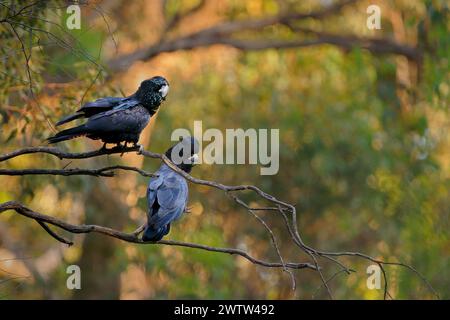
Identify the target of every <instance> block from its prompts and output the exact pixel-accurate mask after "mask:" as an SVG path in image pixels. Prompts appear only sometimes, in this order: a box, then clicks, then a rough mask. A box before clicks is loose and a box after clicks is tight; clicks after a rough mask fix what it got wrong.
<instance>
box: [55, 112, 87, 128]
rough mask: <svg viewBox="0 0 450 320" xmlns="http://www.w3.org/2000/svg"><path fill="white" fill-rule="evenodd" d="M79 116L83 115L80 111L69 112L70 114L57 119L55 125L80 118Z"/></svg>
mask: <svg viewBox="0 0 450 320" xmlns="http://www.w3.org/2000/svg"><path fill="white" fill-rule="evenodd" d="M81 117H83V114H82V113H74V114H71V115H70V116H67V117H64V118H62V119H61V120H59V121H58V122H57V123H56V125H57V126H60V125H62V124H64V123H67V122H70V121H73V120H75V119H78V118H81Z"/></svg>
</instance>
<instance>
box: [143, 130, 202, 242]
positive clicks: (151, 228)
mask: <svg viewBox="0 0 450 320" xmlns="http://www.w3.org/2000/svg"><path fill="white" fill-rule="evenodd" d="M198 149H199V146H198V142H197V141H196V140H195V139H194V138H192V137H187V138H184V139H183V140H182V141H181V142H179V143H178V144H176V145H175V146H173V147H172V148H170V149H169V150H167V151H166V156H167V157H168V158H169V159H171V160H172V162H174V163H175V164H176V165H177V166H178V167H179V168H180V169H182V170H183V171H185V172H187V173H189V172H190V171H191V169H192V167H193V166H194V164H195V163H196V160H197V153H198ZM156 175H157V178H152V179H150V183H149V184H148V188H147V204H148V212H147V225H146V227H145V230H144V234H143V236H142V240H144V241H159V240H161V239H162V238H163V237H164V236H165V235H167V234H168V233H169V231H170V224H171V222H172V221H174V220H176V219H178V218H180V216H181V215H182V214H183V212H185V211H186V205H187V200H188V185H187V182H186V179H185V178H184V177H182V176H181V175H179V174H178V173H176V172H175V171H173V170H172V169H170V168H169V167H168V166H167V165H166V164H162V165H161V167H160V168H159V169H158V171H157V172H156Z"/></svg>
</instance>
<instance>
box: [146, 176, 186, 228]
mask: <svg viewBox="0 0 450 320" xmlns="http://www.w3.org/2000/svg"><path fill="white" fill-rule="evenodd" d="M169 170H170V169H169ZM160 176H161V177H162V178H163V181H162V183H161V184H159V186H158V187H157V188H156V190H155V191H154V192H155V194H156V197H155V198H154V201H157V202H158V204H159V208H158V210H157V211H156V212H153V214H152V215H151V216H149V221H148V224H149V225H151V226H153V227H154V228H155V229H157V228H161V227H163V226H164V225H166V224H168V223H170V222H171V221H173V220H176V219H178V218H179V217H180V216H181V214H182V213H183V212H184V209H185V206H186V201H187V197H188V186H187V182H186V180H185V179H184V178H183V177H181V176H180V175H178V174H177V173H175V172H173V171H171V172H167V171H165V172H162V174H161V175H160ZM156 185H157V183H155V186H156ZM149 188H150V189H152V188H154V186H149ZM150 193H151V194H152V196H153V193H152V191H151V192H150Z"/></svg>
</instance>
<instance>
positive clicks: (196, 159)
mask: <svg viewBox="0 0 450 320" xmlns="http://www.w3.org/2000/svg"><path fill="white" fill-rule="evenodd" d="M188 161H189V162H190V163H191V164H197V163H198V162H199V157H198V154H194V155H193V156H191V157H189V158H188Z"/></svg>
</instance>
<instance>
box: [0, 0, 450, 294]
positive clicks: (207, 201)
mask: <svg viewBox="0 0 450 320" xmlns="http://www.w3.org/2000/svg"><path fill="white" fill-rule="evenodd" d="M27 3H28V4H29V5H30V6H29V8H26V9H25V10H24V11H23V12H21V14H18V15H16V16H13V17H10V19H9V20H8V19H5V17H8V16H10V15H11V14H12V13H13V12H16V13H17V11H18V10H19V9H20V8H22V7H24V6H25V5H26V4H27ZM332 3H333V2H332V1H315V0H311V1H294V0H278V1H276V0H267V1H266V0H247V1H237V0H227V1H200V2H199V1H194V0H167V1H159V0H152V1H113V0H105V1H101V2H88V3H82V5H81V9H82V10H81V18H82V28H81V29H80V30H68V29H67V28H66V26H65V22H66V18H67V13H66V11H65V8H66V6H67V4H65V3H63V2H58V1H42V2H40V1H38V2H37V3H35V2H32V1H1V3H0V5H1V7H0V39H1V40H0V41H1V46H0V56H1V62H0V63H1V68H0V123H1V127H0V145H1V147H0V151H1V153H2V154H3V153H6V152H8V151H12V150H15V149H18V148H22V147H26V146H40V145H45V142H44V140H45V138H46V137H48V136H49V135H50V134H52V132H53V128H52V127H53V125H52V124H53V123H55V122H56V120H57V119H59V118H60V117H61V116H63V115H66V114H68V113H70V112H72V111H74V110H75V109H77V108H78V107H79V106H80V104H82V103H83V102H85V101H88V100H91V99H96V98H98V97H101V96H104V95H118V96H120V95H123V94H126V95H128V94H130V93H132V92H134V90H135V89H136V88H137V86H138V85H139V83H140V81H142V80H143V79H146V78H149V77H151V76H154V75H163V76H165V77H166V78H167V79H168V80H169V82H170V85H171V91H170V93H169V96H168V100H167V101H166V102H165V104H164V105H163V106H162V107H161V109H160V111H159V113H158V114H157V117H155V118H156V119H154V120H152V122H151V125H150V126H149V127H148V128H147V129H146V130H145V131H144V133H143V135H142V136H141V143H142V144H143V145H144V146H145V148H146V149H147V150H152V151H155V152H162V151H164V150H165V149H167V147H168V146H169V145H171V144H172V142H170V134H171V133H172V131H173V130H174V129H176V128H180V127H181V128H189V129H192V126H193V122H194V120H203V126H204V129H206V128H219V129H221V130H225V128H238V127H240V128H279V129H280V171H279V173H278V174H277V175H275V176H261V175H259V167H258V166H250V165H215V166H208V165H201V166H197V167H196V168H195V169H194V171H193V175H194V176H196V177H200V178H204V179H208V180H214V181H219V182H223V183H226V184H247V183H248V184H254V185H257V186H260V187H261V188H262V189H264V190H265V191H267V192H269V193H271V194H274V195H276V196H277V197H279V198H280V199H283V200H285V201H287V202H290V203H295V204H296V207H297V210H298V215H299V228H300V230H302V232H303V237H304V240H305V241H306V242H307V243H308V244H310V245H311V246H314V247H316V248H320V249H323V250H338V251H347V250H354V251H359V252H364V253H367V254H370V255H372V256H374V257H377V258H380V259H384V260H389V261H403V262H407V263H409V264H411V265H413V266H414V267H415V268H416V269H417V270H419V271H420V272H422V273H423V274H424V276H425V277H426V278H427V279H428V280H429V281H430V282H431V284H432V285H433V287H434V288H435V289H436V290H437V291H438V293H439V294H440V296H441V298H447V299H448V298H450V290H449V288H450V276H449V269H450V238H449V232H448V230H449V227H450V226H449V214H450V209H449V208H450V166H449V164H450V161H449V159H450V153H449V146H450V139H449V125H450V115H449V110H448V105H449V104H448V103H449V94H450V87H449V85H450V81H449V78H450V76H449V75H450V73H449V57H450V51H449V41H448V40H449V32H448V31H449V21H450V20H449V11H448V10H449V8H448V2H447V1H444V0H442V1H439V0H425V1H421V0H413V1H403V0H392V1H390V0H384V1H381V0H380V1H351V3H350V4H349V5H347V6H345V7H344V8H343V9H342V10H339V11H338V12H336V13H334V14H331V15H325V16H324V17H319V18H313V17H312V18H308V19H302V20H301V21H298V22H297V21H294V22H295V23H294V24H293V25H286V24H274V25H269V26H267V27H264V28H260V29H258V30H243V31H242V32H240V33H239V34H237V35H235V37H234V38H233V39H239V40H242V41H244V42H245V41H248V42H246V43H251V41H252V40H258V41H263V43H267V42H269V43H270V42H271V41H272V42H273V41H275V42H276V41H280V40H283V41H290V40H292V39H297V38H298V37H299V38H300V39H303V40H311V39H317V38H320V37H322V36H324V34H325V36H326V35H328V34H329V33H332V34H333V35H337V36H350V35H354V36H357V37H358V39H359V38H360V39H366V38H370V39H371V38H383V39H391V40H392V41H396V42H397V43H400V44H402V45H404V46H407V47H408V48H414V49H416V51H414V52H417V53H419V54H418V55H417V56H414V57H411V56H409V57H408V56H406V55H404V54H398V53H396V52H377V51H376V50H370V48H369V50H367V49H364V48H365V47H366V46H365V44H364V42H363V41H361V42H357V43H356V45H351V46H342V45H339V44H338V45H335V44H321V45H310V46H294V47H293V48H287V49H286V48H282V49H277V48H270V46H269V48H268V49H265V50H241V49H240V48H236V46H230V45H228V44H215V45H212V46H202V47H198V48H192V49H190V48H189V49H188V50H175V51H173V52H164V53H161V54H157V55H156V54H155V55H154V56H149V57H148V58H145V59H143V60H144V61H132V63H130V64H128V65H126V66H124V67H122V65H121V64H120V63H119V62H121V61H122V60H120V57H123V56H124V55H126V54H129V53H133V52H135V51H136V50H139V49H141V48H145V47H148V46H150V45H152V44H153V45H160V44H161V43H165V42H167V41H171V40H172V39H177V38H179V37H182V36H184V35H187V34H190V33H193V32H197V31H199V30H202V29H205V28H208V27H211V26H214V25H216V24H218V23H222V22H224V21H247V20H251V19H260V18H263V17H267V16H274V15H278V14H280V13H283V12H303V13H309V12H314V11H315V10H319V9H320V8H324V7H325V8H326V7H327V6H329V5H331V4H332ZM373 3H375V4H377V5H379V6H380V7H381V10H382V11H381V12H382V29H381V30H368V29H367V27H366V19H367V16H368V15H367V13H366V8H367V6H368V5H370V4H373ZM13 9H14V10H15V11H14V10H13ZM182 13H186V15H185V16H184V17H180V16H181V14H182ZM10 21H13V22H10ZM171 21H172V23H173V25H172V26H171V27H170V28H167V26H168V25H169V26H170V24H169V22H171ZM308 30H309V31H308ZM311 30H314V32H311ZM19 40H20V41H19ZM379 46H381V48H382V49H383V48H387V47H388V46H387V45H386V44H383V43H381V44H379ZM272 47H273V46H272ZM118 59H119V60H118ZM27 65H28V66H29V69H28V68H27ZM28 70H29V71H30V72H28ZM100 146H101V144H100V143H98V142H92V141H87V140H85V139H78V140H74V141H71V142H67V143H63V144H61V145H60V146H59V147H60V148H62V149H64V150H70V151H72V152H76V151H85V150H93V149H96V148H99V147H100ZM116 163H125V164H127V165H134V166H138V167H141V168H144V169H146V170H149V171H152V170H156V168H157V167H158V166H159V162H158V161H156V160H151V159H146V160H145V161H144V160H143V159H142V158H141V157H137V156H135V155H133V154H126V155H124V156H123V157H119V156H116V155H113V156H107V157H102V158H96V159H88V160H74V161H59V160H57V159H55V158H53V157H50V156H45V155H30V156H23V157H20V158H16V159H13V160H11V161H8V162H4V163H2V168H12V169H14V168H17V169H19V168H61V167H63V166H68V167H74V168H75V167H81V168H97V167H101V166H103V165H111V164H116ZM147 182H148V179H147V178H144V177H141V176H138V175H136V174H135V173H127V172H123V173H120V174H119V175H118V176H116V177H115V178H95V177H77V176H74V177H58V176H17V177H7V176H0V202H5V201H8V200H17V201H20V202H21V203H23V204H25V205H27V206H28V207H30V208H33V209H34V210H36V211H40V212H43V213H46V214H49V215H53V216H56V217H59V218H62V219H65V220H67V221H70V222H72V223H96V224H101V225H106V226H110V227H113V228H116V229H121V230H128V231H131V230H133V229H134V228H136V227H137V226H138V225H139V224H141V223H142V222H143V221H144V220H145V212H146V202H145V190H146V185H147ZM190 190H191V191H190V204H191V205H192V206H193V210H192V213H190V214H187V215H186V216H185V217H184V218H183V219H182V220H181V221H179V222H177V223H175V224H174V225H173V228H172V230H171V233H170V235H169V238H170V239H177V240H184V241H190V242H195V243H203V244H207V245H214V246H225V247H238V248H245V249H246V250H248V251H249V252H251V253H252V254H253V255H255V256H258V257H263V258H267V259H269V260H276V259H277V256H276V253H275V252H274V250H273V248H272V246H271V244H270V237H269V235H268V234H267V232H266V230H265V229H264V228H263V227H262V226H261V225H260V224H258V223H256V221H255V219H254V217H252V216H251V215H248V214H247V213H246V212H245V211H243V210H242V209H241V208H239V207H238V206H236V205H235V204H234V203H233V202H232V201H230V199H229V198H227V197H226V196H224V194H223V193H221V192H218V191H215V190H213V189H209V188H205V187H202V186H197V185H191V189H190ZM251 197H252V196H251V195H249V196H248V198H246V200H248V201H251V200H252V198H251ZM255 200H256V199H255ZM261 216H262V217H263V218H264V219H266V221H267V222H268V223H269V225H270V226H271V227H272V228H273V230H274V232H275V234H276V235H277V237H278V238H279V239H280V241H281V249H282V253H283V255H284V256H285V257H288V258H290V259H297V258H298V257H297V255H298V253H297V251H294V250H293V248H291V247H290V246H289V245H288V244H289V242H288V241H287V240H286V241H283V240H284V239H288V234H287V233H286V231H285V227H284V224H283V221H282V220H280V219H279V217H276V216H274V215H273V214H271V213H270V212H266V213H261ZM74 240H75V245H74V246H72V247H70V248H69V247H67V246H64V245H61V244H59V243H56V242H55V240H54V239H52V238H50V237H49V236H48V235H47V234H46V233H45V232H43V231H42V229H40V227H39V226H38V225H37V224H36V223H34V222H33V221H28V220H27V219H24V218H22V217H20V216H18V215H15V214H14V213H12V212H5V213H2V214H1V216H0V296H1V298H3V299H11V298H18V299H23V298H25V299H28V298H64V299H65V298H68V299H70V298H91V299H93V298H105V299H116V298H122V299H129V298H139V299H141V298H213V299H221V298H250V299H257V298H259V299H264V298H269V299H280V298H286V299H291V298H301V299H311V298H327V294H326V291H325V290H324V289H323V288H321V287H320V286H321V281H320V278H319V276H318V274H317V273H315V272H313V271H309V270H299V271H296V273H295V275H296V279H297V281H298V283H297V289H296V291H295V292H292V290H291V284H290V281H289V278H288V277H287V276H286V274H285V273H283V272H282V271H281V270H273V269H265V268H262V267H260V266H255V265H253V264H251V263H249V262H247V261H246V260H244V259H242V258H239V257H234V256H229V255H224V254H220V253H211V252H204V251H196V250H193V249H186V248H177V247H167V246H153V245H150V246H138V245H133V244H127V243H123V242H120V241H117V240H114V239H110V238H106V237H103V236H101V235H94V234H91V235H87V236H75V238H74ZM301 258H302V259H303V260H306V259H307V256H305V257H301ZM345 261H346V262H347V264H348V265H349V266H351V267H352V268H354V269H355V270H356V271H357V272H356V273H354V274H352V275H350V276H346V275H344V274H340V275H339V276H337V277H336V278H335V279H333V281H332V282H331V283H330V287H331V289H332V291H333V293H334V296H335V297H336V298H342V299H348V298H356V299H379V298H382V290H368V289H367V287H366V279H367V275H366V268H367V266H368V263H367V262H366V261H364V260H358V259H355V258H352V259H348V260H345ZM71 264H78V265H80V267H81V270H82V290H75V291H71V290H68V289H67V288H66V277H67V274H66V268H67V266H68V265H71ZM323 265H324V268H325V269H324V273H325V275H326V276H331V275H332V274H333V273H334V272H335V271H336V266H335V265H333V264H327V263H324V264H323ZM387 271H388V279H389V281H390V288H389V292H390V294H391V295H392V297H394V298H401V299H405V298H409V299H419V298H421V299H426V298H433V295H432V293H431V292H430V291H429V290H427V288H426V287H425V286H424V285H423V283H422V282H421V281H420V279H419V278H418V277H417V276H416V275H415V274H413V273H411V272H410V271H408V270H406V269H401V268H397V267H387Z"/></svg>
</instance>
